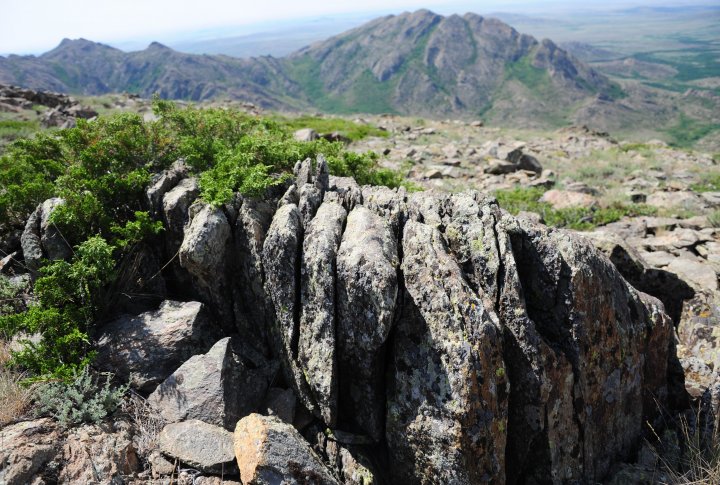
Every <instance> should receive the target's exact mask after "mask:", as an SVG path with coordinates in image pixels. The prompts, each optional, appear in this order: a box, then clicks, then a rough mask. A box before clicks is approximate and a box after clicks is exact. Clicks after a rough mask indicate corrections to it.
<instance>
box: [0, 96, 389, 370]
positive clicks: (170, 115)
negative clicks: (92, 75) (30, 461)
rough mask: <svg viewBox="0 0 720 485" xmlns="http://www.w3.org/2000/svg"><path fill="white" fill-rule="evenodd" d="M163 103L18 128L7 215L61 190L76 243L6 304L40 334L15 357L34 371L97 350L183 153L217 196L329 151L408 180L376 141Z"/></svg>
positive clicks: (9, 325) (373, 178)
mask: <svg viewBox="0 0 720 485" xmlns="http://www.w3.org/2000/svg"><path fill="white" fill-rule="evenodd" d="M154 108H155V113H156V115H157V116H158V117H159V119H158V120H157V121H153V122H145V121H143V119H142V118H141V117H140V116H139V115H135V114H119V115H114V116H109V117H101V118H100V119H98V120H97V121H93V122H87V121H84V120H78V125H77V127H76V128H71V129H67V130H60V131H56V132H52V133H40V134H38V135H36V136H35V137H34V138H31V139H21V140H18V141H16V142H14V143H12V144H11V145H10V146H9V148H8V150H7V152H6V153H5V154H4V155H2V157H0V220H2V221H4V223H5V224H8V225H14V226H21V225H22V224H23V223H24V221H25V220H26V219H27V217H28V215H29V214H30V212H32V211H33V210H34V208H35V207H36V206H37V205H38V204H39V203H41V202H42V201H44V200H46V199H47V198H49V197H62V198H63V199H64V200H65V203H64V204H62V205H60V206H59V207H57V209H56V210H55V211H54V212H53V214H52V216H51V223H52V224H53V225H54V226H55V227H56V228H57V229H58V230H59V231H60V234H61V235H62V238H63V239H64V240H65V241H66V242H67V243H68V244H69V245H70V246H71V247H72V248H74V251H73V256H72V258H71V260H70V261H49V262H46V264H44V265H43V267H41V268H40V270H39V277H38V279H37V280H36V282H35V287H34V295H35V300H34V303H33V304H32V305H31V306H30V308H29V309H28V310H27V311H25V312H21V313H16V314H12V315H4V316H0V334H2V336H3V338H5V339H8V338H10V337H12V336H15V335H34V334H39V335H40V339H39V340H38V341H29V340H28V341H26V342H25V347H24V349H23V350H21V351H19V352H17V353H15V355H14V358H13V362H14V363H15V364H16V365H19V366H21V367H22V368H24V369H26V370H28V371H30V372H31V373H32V374H33V375H34V376H37V377H43V378H44V377H55V378H62V379H69V378H72V377H73V376H75V375H77V373H78V372H80V371H81V370H82V369H83V368H84V367H85V366H86V365H87V364H88V363H89V362H90V361H91V360H92V357H93V353H92V351H91V349H92V343H91V339H90V335H91V334H92V328H93V326H94V324H95V322H97V321H98V319H99V318H100V317H101V316H102V315H104V314H105V312H106V311H107V310H108V309H109V306H111V303H112V298H111V296H112V295H113V294H115V293H117V288H116V287H115V286H114V285H115V284H116V283H117V280H118V278H119V275H121V274H123V272H124V269H125V268H124V266H125V265H127V264H129V262H130V261H131V259H132V258H131V256H132V255H133V254H134V253H135V251H137V249H138V247H139V246H140V245H141V244H142V243H143V242H145V241H149V240H151V239H152V238H153V237H154V236H155V235H157V234H159V233H160V232H161V231H162V230H163V226H162V223H161V222H160V221H157V220H153V219H152V218H151V217H150V215H149V214H148V213H147V212H145V210H146V208H145V207H144V204H143V200H144V197H143V194H144V191H145V189H146V188H147V186H148V184H149V182H150V180H151V177H152V174H154V173H158V172H160V171H162V170H163V169H166V168H167V167H169V166H170V164H171V163H172V162H174V161H175V160H178V159H180V158H182V159H184V160H185V162H186V164H187V165H188V166H189V168H190V169H191V171H192V172H193V173H195V174H196V175H198V176H199V179H200V187H201V194H202V197H203V198H204V199H205V200H206V201H207V202H209V203H212V204H216V205H221V204H224V203H226V202H228V201H229V200H230V198H231V197H232V194H233V193H234V192H240V193H241V194H243V195H245V196H250V197H251V196H256V195H260V194H262V193H263V192H264V191H265V189H267V188H269V187H270V186H273V185H277V184H280V183H283V182H284V181H285V180H286V179H287V177H288V176H289V174H290V173H291V172H292V169H293V167H294V165H295V163H296V161H298V160H303V159H305V158H308V157H310V158H315V157H317V156H318V155H320V154H323V155H325V156H326V158H327V160H328V165H329V167H330V171H331V173H333V174H336V175H342V176H353V177H355V178H356V179H357V180H358V182H360V183H364V184H383V185H389V186H398V185H399V184H400V183H401V182H402V178H401V177H400V175H399V174H397V173H396V172H393V171H391V170H388V169H381V168H379V167H378V165H377V157H376V155H375V154H373V153H366V154H357V153H352V152H348V151H345V150H344V146H343V144H342V143H339V142H329V141H327V140H324V139H319V140H316V141H312V142H299V141H296V140H295V139H294V138H293V136H292V133H293V131H292V122H291V121H287V122H283V121H273V120H270V119H265V118H258V117H254V116H250V115H247V114H244V113H240V112H237V111H232V110H224V109H207V110H201V109H195V108H188V109H179V108H177V107H176V106H175V105H174V104H173V103H171V102H167V101H157V102H156V103H155V106H154ZM345 126H347V127H350V125H345ZM361 133H362V130H360V129H359V128H358V129H356V131H355V132H354V134H355V136H361Z"/></svg>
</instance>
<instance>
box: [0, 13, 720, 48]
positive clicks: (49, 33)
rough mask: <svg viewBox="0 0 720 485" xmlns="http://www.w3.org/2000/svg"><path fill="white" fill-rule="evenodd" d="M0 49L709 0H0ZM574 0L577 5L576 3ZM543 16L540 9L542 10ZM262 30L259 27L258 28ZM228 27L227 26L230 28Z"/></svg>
mask: <svg viewBox="0 0 720 485" xmlns="http://www.w3.org/2000/svg"><path fill="white" fill-rule="evenodd" d="M0 3H2V5H1V6H0V10H1V11H2V15H0V53H10V52H12V53H19V54H25V53H39V52H44V51H46V50H49V49H51V48H53V47H55V46H56V45H57V44H58V43H59V42H60V41H61V40H62V39H63V38H65V37H68V38H72V39H75V38H79V37H84V38H86V39H90V40H94V41H97V42H105V43H109V44H111V45H112V44H115V45H122V44H127V43H128V41H136V42H137V41H144V40H148V41H149V40H158V41H160V42H170V41H171V40H178V39H181V38H182V36H183V35H184V34H187V33H191V32H197V31H200V30H205V31H208V30H210V31H212V30H213V29H222V30H223V31H224V32H227V31H228V28H231V27H237V28H238V30H242V29H248V28H249V27H250V26H253V25H258V24H263V25H265V26H267V25H268V22H276V21H287V20H292V19H307V18H312V17H317V16H319V15H323V16H332V15H342V14H349V13H375V12H377V13H378V14H385V13H400V12H402V11H404V10H416V9H419V8H430V9H432V10H435V11H438V12H439V13H451V12H457V13H463V12H466V11H474V12H477V13H481V14H482V13H487V12H496V11H505V12H524V13H530V12H542V11H546V10H547V9H548V8H551V7H552V8H562V7H563V6H564V7H566V8H567V7H570V8H588V7H592V6H596V7H598V8H600V7H604V8H608V7H610V6H614V7H623V6H635V5H657V4H658V3H663V4H683V3H685V4H707V3H708V0H674V1H673V0H660V1H658V0H654V1H653V0H585V1H583V2H582V3H579V2H572V1H570V0H481V1H467V0H426V1H425V2H419V1H417V0H360V1H346V0H345V1H343V0H339V1H336V2H328V1H327V0H302V1H298V0H255V1H248V0H235V1H230V0H202V1H197V0H2V1H1V2H0ZM578 5H580V7H578ZM546 13H547V12H546ZM265 28H266V27H265ZM230 30H232V29H230Z"/></svg>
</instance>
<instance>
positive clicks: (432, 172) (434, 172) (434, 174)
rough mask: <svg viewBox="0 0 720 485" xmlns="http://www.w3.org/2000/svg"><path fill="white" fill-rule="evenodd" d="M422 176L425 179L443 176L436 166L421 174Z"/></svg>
mask: <svg viewBox="0 0 720 485" xmlns="http://www.w3.org/2000/svg"><path fill="white" fill-rule="evenodd" d="M423 177H425V178H426V179H441V178H443V173H442V172H441V171H440V170H438V169H436V168H431V169H430V170H428V171H426V172H425V173H424V174H423Z"/></svg>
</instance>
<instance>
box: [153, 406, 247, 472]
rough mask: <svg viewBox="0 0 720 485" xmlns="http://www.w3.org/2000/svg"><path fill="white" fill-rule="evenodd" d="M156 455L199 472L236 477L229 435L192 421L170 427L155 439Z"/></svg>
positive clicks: (206, 424) (231, 437)
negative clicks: (157, 447)
mask: <svg viewBox="0 0 720 485" xmlns="http://www.w3.org/2000/svg"><path fill="white" fill-rule="evenodd" d="M158 446H159V448H160V451H161V452H162V453H163V454H165V455H167V456H169V457H171V458H176V459H178V460H179V461H180V462H182V463H185V464H187V465H190V466H191V467H194V468H197V469H198V470H200V471H204V472H208V473H217V474H221V473H222V474H225V473H227V474H232V473H233V472H235V473H237V466H236V465H235V454H234V452H233V434H232V433H231V432H230V431H227V430H225V429H223V428H221V427H219V426H214V425H212V424H208V423H205V422H203V421H199V420H196V419H191V420H189V421H183V422H181V423H170V424H168V425H167V426H165V427H164V428H163V430H162V431H161V432H160V434H159V435H158Z"/></svg>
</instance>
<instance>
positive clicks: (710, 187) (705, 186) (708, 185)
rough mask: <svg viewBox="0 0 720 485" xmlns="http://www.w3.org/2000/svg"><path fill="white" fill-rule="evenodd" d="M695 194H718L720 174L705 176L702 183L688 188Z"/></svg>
mask: <svg viewBox="0 0 720 485" xmlns="http://www.w3.org/2000/svg"><path fill="white" fill-rule="evenodd" d="M690 188H691V189H692V190H694V191H695V192H719V191H720V173H711V174H707V175H706V176H705V178H704V180H703V181H702V182H698V183H696V184H693V185H691V186H690Z"/></svg>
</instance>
